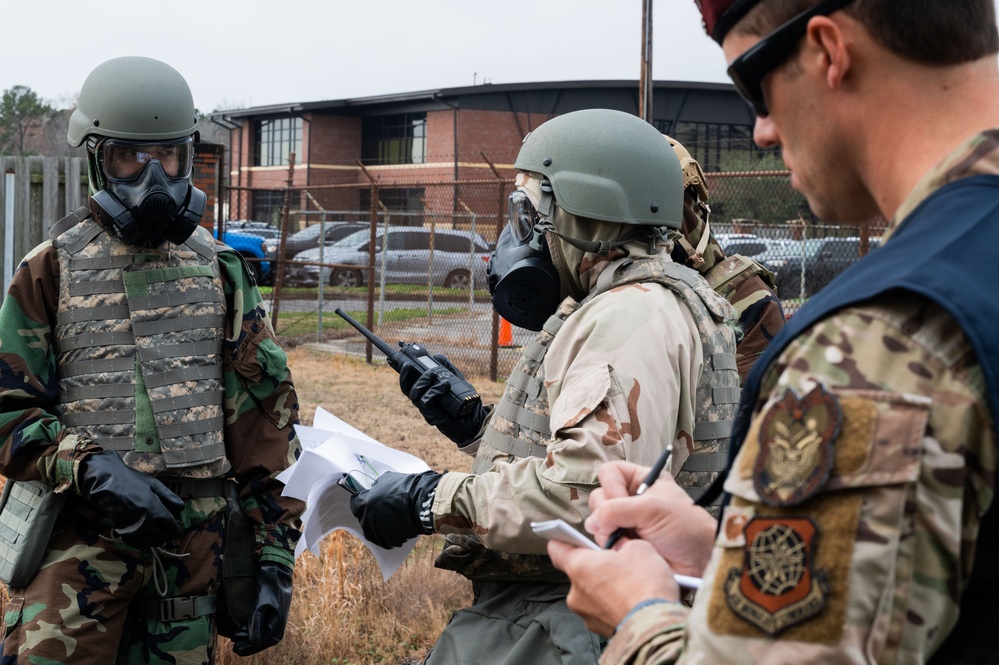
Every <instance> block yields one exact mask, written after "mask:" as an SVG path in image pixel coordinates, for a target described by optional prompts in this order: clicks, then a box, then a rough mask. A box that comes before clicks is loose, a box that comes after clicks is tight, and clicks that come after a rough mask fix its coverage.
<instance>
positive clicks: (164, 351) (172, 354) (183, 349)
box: [139, 340, 219, 361]
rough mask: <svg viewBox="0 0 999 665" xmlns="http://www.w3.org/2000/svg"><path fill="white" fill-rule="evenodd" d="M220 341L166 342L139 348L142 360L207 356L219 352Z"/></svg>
mask: <svg viewBox="0 0 999 665" xmlns="http://www.w3.org/2000/svg"><path fill="white" fill-rule="evenodd" d="M218 346H219V345H218V342H217V341H215V340H207V341H203V342H181V343H179V344H164V345H162V346H157V347H153V348H143V349H140V350H139V357H140V358H141V359H142V360H144V361H145V360H164V359H166V358H179V357H183V356H207V355H211V354H213V353H217V352H218Z"/></svg>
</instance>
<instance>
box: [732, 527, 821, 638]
mask: <svg viewBox="0 0 999 665" xmlns="http://www.w3.org/2000/svg"><path fill="white" fill-rule="evenodd" d="M816 532H817V527H816V525H815V522H813V521H812V520H811V519H810V518H808V517H781V518H767V517H755V518H753V519H752V520H750V522H749V523H748V524H747V525H746V529H745V534H746V545H745V547H746V549H745V555H744V557H743V564H742V568H741V569H739V568H733V569H731V570H729V573H728V577H727V579H726V580H725V585H724V587H725V597H726V601H727V603H728V606H729V609H731V610H732V612H734V613H735V614H736V615H737V616H739V617H740V618H742V619H744V620H746V621H748V622H749V623H751V624H753V625H754V626H756V627H757V628H759V629H760V630H762V631H763V632H765V633H767V634H768V635H770V636H771V637H773V636H775V635H777V634H778V633H780V632H781V631H783V630H785V629H787V628H790V627H791V626H794V625H797V624H799V623H802V622H804V621H807V620H809V619H811V618H813V617H815V616H816V615H818V614H819V613H820V612H821V611H822V610H823V609H824V608H825V606H826V599H827V598H828V597H829V576H828V571H826V570H824V569H822V570H817V571H816V570H813V569H812V567H813V566H812V564H813V561H814V556H815V550H814V540H815V535H816Z"/></svg>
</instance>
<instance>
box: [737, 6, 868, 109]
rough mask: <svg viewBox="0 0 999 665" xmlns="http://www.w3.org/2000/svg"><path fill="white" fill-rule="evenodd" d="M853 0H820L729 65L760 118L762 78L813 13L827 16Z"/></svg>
mask: <svg viewBox="0 0 999 665" xmlns="http://www.w3.org/2000/svg"><path fill="white" fill-rule="evenodd" d="M851 2H853V0H822V2H819V3H816V4H815V5H814V6H812V7H810V8H809V9H806V10H805V11H803V12H801V13H800V14H798V15H797V16H795V17H794V18H792V19H791V20H789V21H787V22H786V23H785V24H784V25H782V26H780V27H779V28H777V29H776V30H774V31H773V32H771V33H770V34H769V35H767V36H766V37H764V38H763V39H761V40H760V41H759V42H757V43H756V45H754V46H753V48H751V49H749V50H748V51H746V52H745V53H743V54H742V55H740V56H739V57H738V58H736V59H735V60H733V61H732V64H731V65H729V68H728V75H729V77H731V79H732V82H733V83H735V87H736V90H738V91H739V94H740V95H742V98H743V99H745V100H746V101H747V102H749V105H750V106H751V107H752V108H753V111H754V112H755V113H756V115H757V116H758V117H760V118H765V117H767V116H768V115H770V109H768V108H767V100H766V97H765V96H764V95H763V78H764V77H765V76H766V75H767V74H769V73H770V72H772V71H773V70H774V69H775V68H776V67H777V66H778V65H779V64H780V63H782V62H784V60H785V59H786V58H787V56H788V55H789V54H790V53H791V50H792V49H793V48H794V46H795V44H797V43H798V40H799V39H800V38H801V36H802V35H804V34H805V29H806V28H807V27H808V22H809V21H810V20H811V19H812V17H813V16H828V15H830V14H832V13H833V12H835V11H837V10H839V9H841V8H842V7H844V6H846V5H848V4H850V3H851Z"/></svg>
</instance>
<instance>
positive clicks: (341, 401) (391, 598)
mask: <svg viewBox="0 0 999 665" xmlns="http://www.w3.org/2000/svg"><path fill="white" fill-rule="evenodd" d="M289 362H290V365H291V368H292V371H293V373H294V378H295V385H296V387H297V389H298V396H299V400H300V402H301V418H302V422H303V423H305V424H311V423H312V417H313V415H314V414H315V409H316V406H317V405H321V406H322V407H323V408H325V409H326V410H328V411H330V412H331V413H333V414H335V415H337V416H338V417H340V418H342V419H343V420H345V421H347V422H349V423H350V424H352V425H354V426H355V427H357V428H359V429H361V430H363V431H364V432H366V433H367V434H369V435H370V436H372V437H374V438H375V439H377V440H379V441H381V442H383V443H385V444H387V445H390V446H393V447H395V448H399V449H400V450H404V451H406V452H409V453H412V454H414V455H417V456H419V457H421V458H423V459H424V460H426V461H427V463H428V464H429V465H430V467H431V468H433V469H436V470H444V469H454V470H467V469H468V468H469V467H470V464H471V461H470V459H469V458H468V457H467V456H465V455H464V454H462V453H461V452H459V451H458V450H457V449H456V448H455V446H454V445H453V444H452V443H451V442H450V441H448V440H447V439H446V438H444V437H443V436H442V435H440V434H439V433H438V432H437V430H436V429H434V428H432V427H429V426H428V425H427V424H426V423H424V422H423V419H422V417H421V416H420V414H419V412H417V410H416V409H415V408H413V407H412V405H410V404H409V402H408V400H406V398H405V397H404V396H403V395H402V393H401V392H400V391H399V384H398V376H397V375H396V373H395V372H394V371H392V370H391V369H389V368H388V367H386V366H384V365H375V366H369V365H367V364H365V363H364V362H363V361H361V360H355V359H351V358H344V357H341V356H331V355H329V354H326V353H321V352H316V351H310V350H307V349H304V348H294V349H290V350H289ZM469 378H470V379H471V380H472V382H473V384H474V385H475V386H476V388H478V389H479V391H480V392H481V393H482V395H483V398H484V399H486V400H487V401H495V400H496V399H498V397H499V394H500V392H501V391H502V385H501V384H499V383H493V382H491V381H489V380H488V379H485V378H480V377H469ZM441 542H442V541H441V538H440V537H439V536H432V537H429V538H421V539H420V542H419V544H418V546H417V548H416V549H415V550H414V551H413V553H412V554H410V556H409V558H408V559H407V560H406V563H405V564H404V565H403V567H402V568H400V569H399V571H398V572H397V573H396V574H395V575H394V576H393V577H392V579H390V580H389V581H388V582H387V583H383V582H382V578H381V573H380V571H379V569H378V566H377V563H376V562H375V560H374V558H373V557H372V556H371V555H370V553H369V552H368V551H367V549H365V548H364V546H363V545H361V543H360V542H359V541H357V540H356V539H354V538H353V537H351V536H349V535H346V534H344V533H343V532H337V533H335V534H333V535H332V536H330V537H329V538H327V540H326V541H325V542H324V544H323V548H322V556H321V557H315V556H313V555H312V554H310V553H305V554H303V555H302V557H301V558H300V559H299V560H298V562H297V563H296V565H295V595H294V599H293V601H292V608H291V616H290V617H289V620H288V629H287V632H286V634H285V638H284V641H283V642H282V643H281V644H279V645H278V646H276V647H274V648H272V649H269V650H267V651H265V652H263V653H262V654H258V655H256V656H252V657H250V658H238V657H237V656H235V655H234V654H232V652H231V649H230V645H229V642H228V641H227V640H220V645H219V658H218V659H217V662H218V663H219V665H237V664H242V665H250V664H260V665H263V664H267V665H293V664H294V665H313V664H315V665H332V664H334V663H335V664H337V665H343V664H346V663H352V664H354V663H356V664H361V663H389V664H392V665H396V664H402V663H412V662H419V661H420V660H422V658H423V656H424V655H425V654H426V651H427V649H429V647H430V646H432V645H433V643H434V641H435V640H436V638H437V635H438V634H439V633H440V631H441V630H442V629H443V627H444V625H445V623H446V622H447V619H448V617H449V615H450V612H451V611H452V610H453V609H456V608H458V607H461V606H463V605H465V604H467V603H468V602H470V600H471V598H470V591H469V586H468V584H467V582H466V581H465V580H464V578H462V577H460V576H459V575H457V574H455V573H451V572H448V571H441V570H437V569H435V568H434V567H433V560H434V557H436V555H437V553H438V552H439V551H440V548H441Z"/></svg>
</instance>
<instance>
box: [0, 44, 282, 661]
mask: <svg viewBox="0 0 999 665" xmlns="http://www.w3.org/2000/svg"><path fill="white" fill-rule="evenodd" d="M68 138H69V142H70V144H71V145H73V146H81V145H85V147H86V150H87V156H88V164H89V176H90V190H91V196H90V198H89V201H88V206H87V207H82V208H80V209H79V210H77V211H75V212H74V213H72V214H71V215H68V216H67V217H66V218H64V219H63V220H61V221H60V222H58V223H57V224H56V225H55V226H54V227H53V230H52V233H51V240H49V241H46V242H44V243H42V244H41V245H39V246H38V247H36V248H35V249H34V250H32V251H31V252H30V253H29V254H28V256H26V257H25V258H24V260H23V261H22V262H21V264H20V266H19V267H18V270H17V272H16V273H15V275H14V279H13V281H12V283H11V285H10V289H9V291H8V293H7V297H6V298H5V299H4V301H3V306H2V308H0V404H2V409H0V436H2V439H0V441H2V447H0V473H2V474H3V475H4V476H6V478H7V490H8V491H7V493H6V494H5V497H4V506H3V509H2V511H0V574H2V575H0V576H2V577H3V578H4V579H5V580H6V581H9V582H10V602H9V603H8V605H7V607H6V608H5V611H4V636H3V645H2V656H0V662H2V663H4V664H5V665H7V664H11V663H18V662H20V663H23V664H27V663H43V662H44V663H73V664H74V665H76V664H80V663H94V664H95V665H107V664H108V663H113V662H117V663H195V664H200V663H211V662H212V661H213V659H214V653H215V645H216V617H215V613H216V604H218V605H219V606H220V609H221V606H222V604H223V603H222V600H221V598H217V593H218V591H219V584H220V580H221V578H222V564H223V557H224V555H225V553H226V552H225V547H224V545H223V543H224V536H225V533H226V530H227V527H228V525H229V524H230V523H231V522H233V521H235V520H237V519H242V520H248V521H249V522H250V523H251V524H252V525H255V529H254V530H255V537H254V539H255V542H256V546H255V548H253V547H250V548H248V550H249V551H247V552H245V555H246V556H245V559H244V560H243V561H242V563H243V566H244V570H243V571H242V572H243V573H244V575H246V576H247V577H246V578H244V579H250V580H254V581H255V586H256V588H255V589H251V590H250V591H249V592H247V593H248V595H246V596H243V597H242V598H241V599H240V602H241V603H242V607H237V608H235V609H236V610H237V611H240V610H241V611H243V612H245V613H246V615H249V616H251V619H250V620H249V621H247V622H246V623H244V624H242V625H233V624H232V623H231V622H230V623H227V624H225V625H224V626H223V624H222V623H220V624H219V630H220V631H222V632H224V633H225V634H227V635H228V636H230V637H231V639H232V640H233V642H234V648H235V650H236V652H237V653H241V654H249V653H255V652H257V651H260V650H262V649H265V648H267V647H269V646H271V645H273V644H276V643H277V642H278V641H279V640H280V639H281V637H282V635H283V632H284V623H285V620H286V618H287V612H288V607H289V604H290V601H291V570H292V565H293V562H294V558H293V551H294V547H295V543H296V542H297V539H298V535H299V532H298V529H297V523H298V515H299V513H300V512H301V509H302V505H301V504H300V503H299V502H297V501H293V500H290V499H287V498H283V497H281V488H282V485H281V484H280V483H279V482H278V481H277V480H276V479H275V476H276V474H277V473H278V472H280V471H281V470H283V469H284V468H286V467H287V466H288V465H289V464H290V463H291V462H292V461H294V458H295V457H296V456H297V454H298V450H299V444H298V440H297V438H296V437H295V435H294V431H293V425H294V423H296V422H297V419H298V404H297V397H296V394H295V390H294V387H293V385H292V380H291V375H290V373H289V371H288V368H287V365H286V357H285V355H284V352H283V351H282V349H281V347H280V345H279V344H278V341H277V339H276V338H275V336H274V333H273V330H272V328H271V325H270V322H269V320H268V318H267V315H266V313H265V312H264V310H263V309H262V307H261V300H260V294H259V293H258V291H257V289H256V287H255V285H254V283H253V281H252V278H251V277H250V275H249V272H248V271H247V268H246V266H245V265H244V264H243V262H242V261H241V259H240V258H239V256H238V255H236V254H235V253H234V252H233V251H232V250H230V249H229V248H227V247H225V246H223V245H219V244H217V243H216V242H215V241H214V239H213V238H212V236H211V234H210V233H209V232H207V231H206V230H204V229H203V228H201V227H200V226H199V225H198V223H199V221H200V218H201V213H202V211H203V210H204V206H205V195H204V194H203V193H202V192H200V191H199V190H197V189H196V188H194V187H193V186H191V184H190V174H191V168H192V159H193V151H194V142H195V141H196V140H197V119H196V117H195V111H194V105H193V101H192V98H191V93H190V89H189V88H188V86H187V83H186V82H185V81H184V79H183V78H182V77H181V76H180V74H179V73H177V72H176V71H175V70H174V69H172V68H171V67H169V66H168V65H165V64H164V63H161V62H158V61H156V60H151V59H148V58H137V57H128V58H116V59H113V60H110V61H108V62H106V63H104V64H102V65H100V66H98V67H97V68H96V69H95V70H94V71H93V72H92V73H91V74H90V76H89V77H88V78H87V80H86V82H85V83H84V85H83V88H82V91H81V93H80V103H79V108H78V109H77V110H76V111H74V113H73V116H72V118H71V120H70V127H69V136H68ZM237 505H239V506H241V508H242V511H238V510H235V511H234V508H235V506H237ZM230 559H231V561H228V560H227V561H226V564H227V565H228V564H230V563H235V562H237V559H236V558H235V557H230ZM25 563H36V564H37V567H36V566H25ZM36 568H37V569H36ZM227 607H229V605H228V604H227ZM244 620H245V617H244ZM219 621H220V622H221V621H222V618H221V616H220V618H219Z"/></svg>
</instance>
